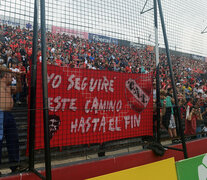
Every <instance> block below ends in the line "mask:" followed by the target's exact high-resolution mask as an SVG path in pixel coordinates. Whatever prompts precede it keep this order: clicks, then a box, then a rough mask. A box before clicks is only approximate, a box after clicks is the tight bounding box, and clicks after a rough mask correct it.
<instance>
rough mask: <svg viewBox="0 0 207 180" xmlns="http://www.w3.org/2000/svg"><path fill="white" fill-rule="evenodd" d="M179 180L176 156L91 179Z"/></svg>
mask: <svg viewBox="0 0 207 180" xmlns="http://www.w3.org/2000/svg"><path fill="white" fill-rule="evenodd" d="M116 179H117V180H126V179H127V180H131V179H136V180H177V175H176V168H175V160H174V158H169V159H165V160H162V161H158V162H155V163H151V164H147V165H143V166H139V167H134V168H130V169H126V170H123V171H118V172H114V173H110V174H106V175H103V176H98V177H94V178H91V179H90V180H116Z"/></svg>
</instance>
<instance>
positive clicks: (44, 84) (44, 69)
mask: <svg viewBox="0 0 207 180" xmlns="http://www.w3.org/2000/svg"><path fill="white" fill-rule="evenodd" d="M41 52H42V90H43V117H44V143H45V169H46V179H47V180H50V179H51V178H52V177H51V158H50V138H49V124H48V86H47V61H46V28H45V0H41Z"/></svg>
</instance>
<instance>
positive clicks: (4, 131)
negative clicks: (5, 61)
mask: <svg viewBox="0 0 207 180" xmlns="http://www.w3.org/2000/svg"><path fill="white" fill-rule="evenodd" d="M12 74H13V75H16V77H17V86H11V81H12ZM20 91H21V81H20V74H19V73H12V72H11V71H10V70H8V69H7V68H6V67H3V66H0V162H1V155H2V152H1V150H2V141H3V138H4V137H5V139H6V146H7V150H8V156H9V162H11V163H12V162H16V163H18V162H19V139H18V131H17V127H16V122H15V120H14V117H13V115H12V114H11V112H10V111H11V110H12V108H13V105H14V102H13V98H12V95H13V94H15V93H17V92H20ZM10 169H11V170H12V172H15V171H16V170H17V166H12V167H10Z"/></svg>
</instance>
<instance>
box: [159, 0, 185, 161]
mask: <svg viewBox="0 0 207 180" xmlns="http://www.w3.org/2000/svg"><path fill="white" fill-rule="evenodd" d="M157 2H158V7H159V13H160V20H161V24H162V32H163V37H164V41H165V50H166V54H167V60H168V65H169V69H170V78H171V83H172V87H173V95H174V99H175V108H176V112H177V117H178V123H179V128H180V133H181V140H182V145H183V154H184V158H188V155H187V149H186V143H185V138H184V133H183V128H182V124H181V117H180V108H179V107H178V97H177V90H176V87H175V80H174V74H173V70H172V62H171V58H170V52H169V45H168V39H167V33H166V28H165V22H164V16H163V12H162V5H161V1H160V0H157Z"/></svg>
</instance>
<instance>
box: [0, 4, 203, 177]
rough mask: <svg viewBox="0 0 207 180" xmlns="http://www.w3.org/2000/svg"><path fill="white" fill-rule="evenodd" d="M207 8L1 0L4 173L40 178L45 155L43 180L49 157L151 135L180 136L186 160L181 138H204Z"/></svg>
mask: <svg viewBox="0 0 207 180" xmlns="http://www.w3.org/2000/svg"><path fill="white" fill-rule="evenodd" d="M206 10H207V3H206V2H205V1H204V0H203V1H202V0H200V1H199V2H191V3H187V2H171V1H163V2H162V5H161V1H160V0H158V1H156V0H155V1H152V0H138V1H131V0H127V1H126V0H121V1H116V0H113V1H112V0H102V1H98V0H89V1H83V0H76V1H74V0H70V1H66V0H50V1H49V0H46V1H40V2H39V1H38V0H35V1H32V0H24V1H23V0H16V1H11V0H1V1H0V30H1V32H0V46H1V47H0V48H1V49H0V50H1V52H0V60H1V61H0V64H1V66H0V67H1V74H0V78H1V79H0V80H1V81H0V83H1V97H0V98H1V101H0V103H1V107H0V110H1V111H0V120H1V121H0V138H1V144H2V145H1V149H2V156H1V157H2V163H1V165H0V166H1V169H2V170H3V171H2V172H3V174H7V173H8V172H10V171H9V170H8V168H9V167H11V168H10V169H11V170H12V172H13V173H18V172H20V171H26V170H28V169H29V170H30V171H32V172H34V173H36V174H37V175H39V176H40V177H42V178H44V177H43V176H42V175H41V174H39V173H38V171H36V169H35V167H36V166H35V165H37V164H38V163H39V162H45V168H46V177H47V178H48V179H50V178H51V172H50V171H51V161H52V163H54V164H56V163H61V160H66V159H67V160H68V162H71V161H80V160H83V159H85V160H86V161H87V160H88V159H91V158H97V157H101V156H107V155H108V154H110V153H111V152H112V151H116V150H122V151H123V152H125V151H126V150H127V151H128V152H129V151H130V149H132V148H133V147H134V148H135V149H136V150H138V149H142V148H143V149H145V148H147V147H148V144H149V143H150V142H154V141H156V142H157V143H158V144H159V142H161V143H162V144H168V145H169V144H171V143H182V147H183V148H182V149H175V150H179V151H183V153H184V157H185V158H187V151H186V147H185V141H186V140H191V139H196V138H201V137H204V136H206V134H205V133H206V128H207V126H206V117H207V109H206V104H207V92H206V91H207V87H206V84H207V83H206V62H207V59H206V57H207V54H206V51H205V50H206V48H207V36H206V34H205V33H206V26H207V15H206V13H205V12H206ZM6 82H9V83H6ZM10 82H11V83H10ZM9 84H11V86H10V85H9ZM2 87H3V88H2ZM4 88H5V89H7V91H3V89H4ZM7 92H8V93H7ZM8 94H9V95H8ZM184 135H185V136H184ZM171 140H172V142H171ZM6 147H7V150H6ZM165 147H166V148H170V147H168V146H167V145H166V146H165ZM7 151H8V155H7ZM43 152H45V154H44V153H43ZM7 156H8V157H7ZM44 157H45V159H44ZM75 158H76V159H75ZM43 159H44V160H43ZM73 159H74V160H73ZM57 161H58V162H57Z"/></svg>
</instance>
